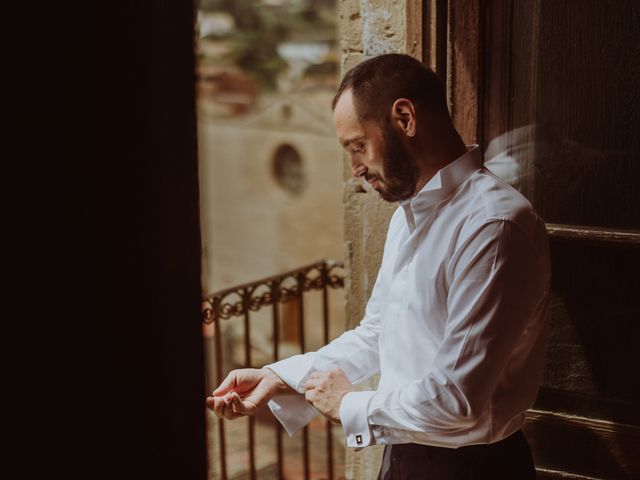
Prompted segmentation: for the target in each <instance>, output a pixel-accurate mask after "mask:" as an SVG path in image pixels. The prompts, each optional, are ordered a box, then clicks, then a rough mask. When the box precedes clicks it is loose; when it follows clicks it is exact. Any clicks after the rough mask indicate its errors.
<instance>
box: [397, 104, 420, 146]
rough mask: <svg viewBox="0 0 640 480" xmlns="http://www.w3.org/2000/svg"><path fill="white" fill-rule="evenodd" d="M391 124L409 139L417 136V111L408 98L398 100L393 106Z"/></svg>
mask: <svg viewBox="0 0 640 480" xmlns="http://www.w3.org/2000/svg"><path fill="white" fill-rule="evenodd" d="M391 123H392V124H393V125H394V126H395V127H396V128H398V129H399V130H400V131H402V132H404V134H405V135H406V136H407V137H414V136H415V135H416V128H417V127H416V109H415V105H414V104H413V102H412V101H411V100H409V99H407V98H398V99H397V100H396V101H395V102H393V105H392V106H391Z"/></svg>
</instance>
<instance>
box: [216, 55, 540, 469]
mask: <svg viewBox="0 0 640 480" xmlns="http://www.w3.org/2000/svg"><path fill="white" fill-rule="evenodd" d="M332 106H333V110H334V120H335V126H336V132H337V135H338V137H339V140H340V143H341V144H342V145H343V147H344V148H345V149H346V151H347V152H348V153H349V156H350V158H351V167H352V172H353V175H354V176H355V177H360V178H363V179H364V180H366V182H368V183H369V184H370V185H371V187H372V188H374V189H375V190H376V191H377V192H378V193H379V194H380V196H381V197H382V198H383V199H384V200H387V201H389V202H399V204H400V205H399V207H398V209H397V210H396V211H395V213H394V214H393V216H392V218H391V221H390V223H389V228H388V233H387V238H386V243H385V248H384V254H383V259H382V265H381V267H380V270H379V272H378V277H377V280H376V283H375V285H374V287H373V291H372V293H371V297H370V299H369V302H368V304H367V307H366V313H365V316H364V318H363V319H362V321H361V322H360V324H359V325H358V326H357V327H356V328H355V329H354V330H351V331H348V332H345V333H344V334H342V335H341V336H340V337H338V338H336V339H335V340H333V341H332V342H331V343H330V344H329V345H326V346H324V347H322V348H321V349H319V350H318V351H317V352H309V353H305V354H303V355H295V356H293V357H290V358H287V359H284V360H281V361H279V362H275V363H272V364H270V365H267V366H265V367H263V368H262V369H241V370H235V371H232V372H231V373H230V374H229V375H228V377H227V378H226V379H225V380H224V381H223V382H222V384H221V385H220V386H219V387H218V388H217V389H216V390H215V391H214V392H213V396H212V397H209V398H208V399H207V403H208V405H209V407H210V408H211V409H213V410H214V411H215V413H216V415H218V416H219V417H225V418H228V419H233V418H237V417H238V416H241V415H251V414H253V413H254V412H255V411H256V409H257V407H258V406H259V405H262V404H265V403H267V404H268V405H269V407H270V409H271V410H272V412H273V413H274V414H275V416H276V417H277V418H278V420H279V421H280V422H281V423H282V424H283V425H284V427H285V429H286V430H287V431H288V432H289V434H290V435H292V434H293V433H295V432H296V431H298V430H299V429H300V428H302V427H303V426H304V425H306V424H307V423H308V422H309V421H311V419H313V418H314V417H315V416H316V415H317V414H318V412H320V413H322V414H323V415H325V416H326V417H328V418H330V419H331V420H333V421H335V422H341V423H342V426H343V428H344V431H345V434H346V437H347V445H348V446H349V447H355V448H362V447H365V446H368V445H374V444H384V445H386V447H385V452H384V459H383V465H382V468H381V471H380V476H379V478H380V479H382V480H389V479H393V480H398V479H416V478H425V479H436V480H447V479H479V478H491V479H501V478H504V479H514V480H524V479H529V478H535V471H534V468H533V462H532V460H531V454H530V451H529V446H528V444H527V442H526V440H525V439H524V436H523V435H522V432H521V427H522V423H523V413H524V411H525V410H526V409H527V408H529V407H530V406H531V404H532V403H533V400H534V399H535V396H536V393H537V390H538V384H539V380H540V373H541V369H542V360H543V355H544V346H545V337H546V335H545V332H546V328H545V321H544V319H545V314H546V310H547V300H548V295H549V255H548V245H547V238H546V233H545V228H544V223H543V222H542V220H541V219H540V218H539V217H538V216H537V215H536V213H535V211H534V210H533V208H532V207H531V205H530V204H529V202H528V201H527V200H526V199H525V198H524V197H523V196H522V195H520V193H518V192H517V191H516V190H515V189H513V188H512V187H510V186H509V185H507V184H506V183H505V182H503V181H502V180H500V179H499V178H497V177H496V176H495V175H493V174H492V173H491V172H489V171H488V170H486V169H485V168H484V167H483V164H482V155H481V151H480V148H479V146H478V145H472V146H465V144H464V143H463V141H462V139H461V138H460V135H459V134H458V133H457V131H456V130H455V128H454V127H453V125H452V122H451V119H450V116H449V112H448V110H447V106H446V100H445V93H444V88H443V86H442V84H441V82H440V81H439V80H438V78H437V77H436V75H435V74H434V73H433V72H432V71H431V70H429V69H428V68H427V67H425V66H424V65H422V64H421V63H420V62H418V61H417V60H415V59H413V58H411V57H410V56H407V55H400V54H387V55H380V56H378V57H374V58H372V59H369V60H367V61H365V62H363V63H361V64H359V65H357V66H356V67H354V68H353V69H352V70H350V71H349V72H348V73H347V74H346V75H345V77H344V79H343V80H342V83H341V85H340V87H339V89H338V91H337V93H336V96H335V98H334V102H333V105H332ZM376 373H380V382H379V385H378V388H377V390H376V391H356V389H355V387H354V385H355V384H357V383H360V382H362V381H364V380H365V379H367V378H369V377H370V376H372V375H373V374H376Z"/></svg>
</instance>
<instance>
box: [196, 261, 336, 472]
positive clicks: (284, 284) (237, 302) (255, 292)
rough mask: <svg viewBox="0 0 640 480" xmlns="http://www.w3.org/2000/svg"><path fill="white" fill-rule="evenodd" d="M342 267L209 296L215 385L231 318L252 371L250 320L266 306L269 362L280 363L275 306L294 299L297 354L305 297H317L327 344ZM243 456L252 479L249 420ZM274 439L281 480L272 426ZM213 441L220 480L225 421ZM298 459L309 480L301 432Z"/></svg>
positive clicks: (317, 266)
mask: <svg viewBox="0 0 640 480" xmlns="http://www.w3.org/2000/svg"><path fill="white" fill-rule="evenodd" d="M342 270H343V264H342V263H341V262H337V261H333V260H323V261H320V262H317V263H314V264H311V265H307V266H304V267H301V268H298V269H295V270H291V271H289V272H285V273H282V274H279V275H276V276H272V277H268V278H264V279H261V280H257V281H254V282H251V283H246V284H244V285H239V286H236V287H232V288H228V289H225V290H222V291H219V292H216V293H212V294H210V295H206V296H205V298H204V299H203V302H204V304H203V321H204V323H205V324H213V328H214V333H213V338H214V351H215V378H216V381H217V383H218V384H219V383H220V382H221V381H222V380H223V379H224V377H223V363H222V362H223V358H222V343H221V338H222V337H221V327H220V321H221V320H227V319H231V318H233V317H242V318H243V319H244V328H243V343H244V365H243V366H244V367H252V366H253V363H252V360H253V359H252V358H251V357H252V356H251V341H250V339H251V332H250V323H251V322H250V315H251V312H257V311H258V310H260V309H262V308H266V307H271V322H272V330H273V342H272V359H273V361H277V360H279V359H280V358H279V353H280V352H279V346H280V343H281V339H280V338H279V331H280V312H279V308H278V305H279V304H284V303H287V302H291V301H293V300H296V304H297V305H296V306H297V310H298V311H297V315H296V317H297V322H298V325H297V334H298V335H297V336H298V338H297V341H298V344H299V345H298V346H299V348H300V350H301V351H302V352H305V351H306V349H305V331H304V317H305V315H304V314H305V311H304V301H302V300H303V295H304V294H305V292H309V291H312V290H319V291H321V294H322V303H321V305H322V306H321V317H322V335H323V341H324V343H325V344H327V343H329V316H330V313H329V289H330V288H331V289H338V288H342V287H344V275H343V271H342ZM325 423H326V433H327V435H326V439H327V440H326V458H327V466H326V468H327V478H328V479H329V480H333V478H334V457H333V444H332V442H333V438H332V424H331V422H330V421H329V420H326V421H325ZM248 425H249V427H248V452H249V465H248V472H249V478H251V479H252V480H253V479H255V478H256V444H255V442H256V436H255V418H254V417H253V416H251V417H249V423H248ZM275 425H276V427H275V439H276V450H277V476H278V478H280V479H282V478H284V475H283V465H284V455H283V441H282V433H283V429H282V426H281V425H280V424H279V423H278V422H275ZM218 441H219V443H220V445H219V465H220V477H221V479H222V480H227V478H228V468H227V451H226V448H225V420H224V419H218ZM302 454H303V470H304V478H305V480H308V479H310V478H311V474H310V468H309V432H308V427H305V428H304V430H303V432H302Z"/></svg>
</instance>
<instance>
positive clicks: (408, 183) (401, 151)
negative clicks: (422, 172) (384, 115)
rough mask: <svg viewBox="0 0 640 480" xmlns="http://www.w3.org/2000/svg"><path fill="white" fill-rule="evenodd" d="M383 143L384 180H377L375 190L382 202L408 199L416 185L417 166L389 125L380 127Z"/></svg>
mask: <svg viewBox="0 0 640 480" xmlns="http://www.w3.org/2000/svg"><path fill="white" fill-rule="evenodd" d="M381 130H382V138H383V141H384V152H383V155H384V156H383V160H382V171H383V174H384V179H378V180H379V183H378V184H379V185H380V187H379V188H377V189H376V190H377V191H378V193H379V194H380V197H382V199H383V200H385V201H387V202H398V201H400V200H406V199H407V198H410V197H411V196H412V195H413V194H414V193H415V191H416V186H417V184H418V176H419V169H418V164H417V163H416V161H415V159H414V158H413V157H412V156H411V154H410V153H409V152H408V151H407V149H406V148H405V147H404V145H403V144H402V142H401V140H400V137H399V135H398V133H397V132H396V131H395V130H393V128H391V126H390V125H388V124H386V123H385V124H384V125H383V126H382V127H381Z"/></svg>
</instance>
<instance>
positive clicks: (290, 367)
mask: <svg viewBox="0 0 640 480" xmlns="http://www.w3.org/2000/svg"><path fill="white" fill-rule="evenodd" d="M314 354H315V352H307V353H305V354H303V355H302V354H298V355H293V356H292V357H288V358H285V359H284V360H280V361H277V362H274V363H270V364H268V365H264V366H263V367H262V368H268V369H270V370H272V371H273V372H274V373H275V374H276V375H278V376H279V377H280V378H281V379H282V380H283V381H284V382H285V383H286V384H287V385H289V386H290V387H291V388H293V389H294V390H295V391H296V392H298V393H304V392H305V389H304V387H303V386H302V385H304V383H305V382H306V381H307V378H308V377H309V375H311V372H312V369H313V360H314V358H313V357H314ZM305 401H306V400H305Z"/></svg>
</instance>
